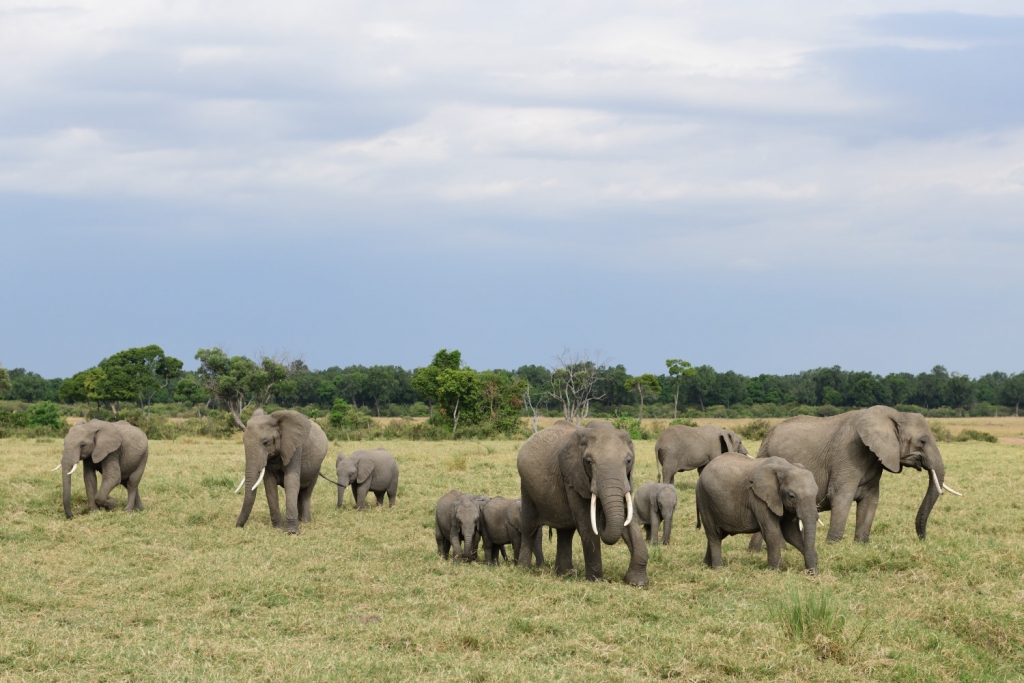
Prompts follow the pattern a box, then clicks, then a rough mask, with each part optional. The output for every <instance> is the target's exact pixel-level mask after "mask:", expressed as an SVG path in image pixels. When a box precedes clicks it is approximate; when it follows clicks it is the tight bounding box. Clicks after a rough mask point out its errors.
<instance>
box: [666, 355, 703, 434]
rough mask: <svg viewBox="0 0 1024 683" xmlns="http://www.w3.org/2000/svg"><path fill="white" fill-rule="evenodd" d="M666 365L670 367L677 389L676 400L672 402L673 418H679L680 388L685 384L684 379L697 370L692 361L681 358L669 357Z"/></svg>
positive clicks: (670, 373)
mask: <svg viewBox="0 0 1024 683" xmlns="http://www.w3.org/2000/svg"><path fill="white" fill-rule="evenodd" d="M665 365H666V367H668V374H669V376H670V377H672V380H673V384H675V389H676V396H675V402H674V403H673V404H672V419H673V420H675V419H678V418H679V388H680V387H681V386H682V385H683V382H682V379H683V378H684V377H691V376H693V375H694V373H696V372H697V370H696V368H694V367H693V365H692V364H691V363H690V361H687V360H682V359H681V358H669V359H668V360H666V361H665Z"/></svg>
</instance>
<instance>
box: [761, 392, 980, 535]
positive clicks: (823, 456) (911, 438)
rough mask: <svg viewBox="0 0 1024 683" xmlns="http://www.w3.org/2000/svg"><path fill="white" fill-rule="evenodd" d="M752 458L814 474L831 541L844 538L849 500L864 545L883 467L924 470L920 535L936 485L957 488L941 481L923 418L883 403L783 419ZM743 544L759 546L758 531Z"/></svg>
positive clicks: (942, 473) (935, 452)
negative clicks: (787, 464) (775, 459)
mask: <svg viewBox="0 0 1024 683" xmlns="http://www.w3.org/2000/svg"><path fill="white" fill-rule="evenodd" d="M757 457H758V458H770V457H779V458H783V459H785V460H788V461H789V462H792V463H799V464H801V465H803V466H804V467H806V468H807V469H808V470H810V471H811V472H812V473H813V474H814V479H815V481H816V482H817V484H818V509H819V510H831V511H832V515H831V519H830V520H829V527H828V537H827V539H828V540H829V541H832V542H836V541H841V540H842V539H843V533H844V531H845V530H846V520H847V517H848V516H849V514H850V507H851V506H852V505H853V503H854V501H856V502H857V528H856V531H855V533H854V536H853V538H854V540H856V541H861V542H862V543H867V541H868V536H869V535H870V534H871V523H872V522H873V521H874V519H875V510H876V509H877V507H878V488H879V481H880V480H881V478H882V471H883V470H888V471H890V472H900V471H901V470H902V469H903V467H904V466H906V467H913V468H914V469H916V470H921V469H926V470H928V472H929V475H930V476H929V477H928V490H927V492H926V493H925V496H924V500H923V501H922V502H921V507H920V508H918V511H917V518H916V520H915V524H914V526H915V528H916V530H917V535H918V537H919V538H921V539H924V537H925V532H926V530H927V525H928V516H929V515H930V514H931V511H932V507H933V506H934V505H935V501H936V500H938V498H939V495H940V494H941V493H942V490H943V488H945V489H947V490H949V491H951V492H953V493H956V491H953V490H952V489H950V488H949V487H948V486H946V485H945V479H946V469H945V467H944V466H943V464H942V455H941V454H940V453H939V447H938V446H937V445H936V443H935V437H934V436H932V432H931V429H929V427H928V422H927V421H925V419H924V417H923V416H922V415H920V414H919V413H901V412H899V411H896V410H893V409H892V408H889V407H887V406H874V407H873V408H865V409H863V410H854V411H851V412H848V413H842V414H840V415H835V416H833V417H811V416H807V415H801V416H799V417H793V418H790V419H788V420H784V421H782V422H780V423H779V424H777V425H776V426H775V427H774V428H773V429H772V431H771V432H769V433H768V436H767V437H766V438H765V440H764V441H763V442H762V443H761V450H760V451H758V454H757ZM957 495H960V494H957ZM750 549H751V550H753V551H759V550H760V549H761V538H760V535H755V536H754V538H753V539H751V542H750Z"/></svg>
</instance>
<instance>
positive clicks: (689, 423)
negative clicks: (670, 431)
mask: <svg viewBox="0 0 1024 683" xmlns="http://www.w3.org/2000/svg"><path fill="white" fill-rule="evenodd" d="M676 425H683V426H684V427H696V426H697V423H696V421H694V420H691V419H690V418H688V417H680V418H676V419H675V420H672V421H671V422H669V423H668V426H669V427H674V426H676Z"/></svg>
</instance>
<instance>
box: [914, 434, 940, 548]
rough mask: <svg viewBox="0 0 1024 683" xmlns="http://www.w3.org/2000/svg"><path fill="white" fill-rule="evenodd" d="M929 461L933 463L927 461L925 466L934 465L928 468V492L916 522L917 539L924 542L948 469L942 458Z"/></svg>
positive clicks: (919, 509) (918, 510)
mask: <svg viewBox="0 0 1024 683" xmlns="http://www.w3.org/2000/svg"><path fill="white" fill-rule="evenodd" d="M936 450H938V449H936ZM928 460H931V462H928V461H927V460H926V463H925V464H926V465H932V466H931V467H927V468H926V469H928V491H927V492H926V493H925V494H924V500H922V501H921V507H919V508H918V509H917V518H916V519H915V520H914V528H915V529H916V530H917V537H918V538H920V539H921V540H922V541H923V540H924V538H925V535H926V533H927V531H928V516H929V515H930V514H931V513H932V507H934V506H935V501H937V500H938V499H939V496H940V495H942V484H943V482H945V481H946V468H945V467H944V466H943V464H942V458H941V457H937V458H929V459H928Z"/></svg>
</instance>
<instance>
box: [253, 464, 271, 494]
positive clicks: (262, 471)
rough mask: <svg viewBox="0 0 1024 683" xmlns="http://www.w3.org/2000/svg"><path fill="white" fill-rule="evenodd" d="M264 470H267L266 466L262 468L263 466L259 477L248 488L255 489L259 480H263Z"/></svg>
mask: <svg viewBox="0 0 1024 683" xmlns="http://www.w3.org/2000/svg"><path fill="white" fill-rule="evenodd" d="M266 471H267V468H266V467H264V468H263V469H262V470H260V478H259V479H257V480H256V483H255V484H253V485H252V489H250V490H252V491H255V490H256V487H257V486H259V485H260V482H261V481H263V474H264V473H265V472H266Z"/></svg>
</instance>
